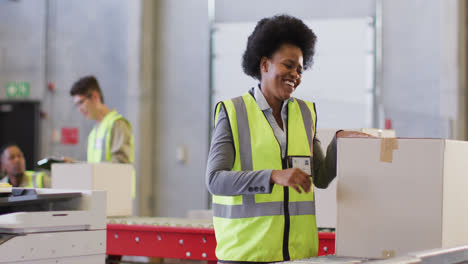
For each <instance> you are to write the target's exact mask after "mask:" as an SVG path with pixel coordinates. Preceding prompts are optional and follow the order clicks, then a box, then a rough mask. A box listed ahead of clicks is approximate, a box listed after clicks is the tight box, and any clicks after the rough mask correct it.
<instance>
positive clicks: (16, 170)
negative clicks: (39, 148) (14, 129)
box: [0, 144, 51, 188]
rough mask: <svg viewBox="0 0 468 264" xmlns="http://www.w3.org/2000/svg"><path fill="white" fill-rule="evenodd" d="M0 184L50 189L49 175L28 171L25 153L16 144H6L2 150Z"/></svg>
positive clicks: (0, 150) (0, 151)
mask: <svg viewBox="0 0 468 264" xmlns="http://www.w3.org/2000/svg"><path fill="white" fill-rule="evenodd" d="M0 168H1V174H2V177H3V178H2V179H1V180H0V183H9V184H11V185H12V186H13V187H25V188H50V186H51V181H50V177H49V175H47V174H46V173H44V172H37V171H27V170H26V163H25V160H24V155H23V151H21V149H20V148H19V147H18V146H17V145H16V144H6V145H4V146H2V147H1V148H0Z"/></svg>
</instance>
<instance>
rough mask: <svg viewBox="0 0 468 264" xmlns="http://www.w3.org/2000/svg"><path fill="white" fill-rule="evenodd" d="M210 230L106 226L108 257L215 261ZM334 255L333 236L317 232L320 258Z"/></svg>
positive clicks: (214, 245) (122, 225) (213, 240)
mask: <svg viewBox="0 0 468 264" xmlns="http://www.w3.org/2000/svg"><path fill="white" fill-rule="evenodd" d="M215 249H216V238H215V234H214V229H213V228H205V227H178V226H150V225H126V224H107V254H108V255H119V256H147V257H158V258H177V259H193V260H207V261H209V262H212V263H214V262H215V261H216V260H217V259H216V255H215ZM334 253H335V234H334V233H325V232H319V252H318V254H319V256H320V255H329V254H334Z"/></svg>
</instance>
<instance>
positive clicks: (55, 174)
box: [52, 163, 133, 216]
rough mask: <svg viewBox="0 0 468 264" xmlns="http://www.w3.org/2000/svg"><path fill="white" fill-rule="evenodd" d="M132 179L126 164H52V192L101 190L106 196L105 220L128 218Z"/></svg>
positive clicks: (130, 168) (130, 166) (131, 168)
mask: <svg viewBox="0 0 468 264" xmlns="http://www.w3.org/2000/svg"><path fill="white" fill-rule="evenodd" d="M132 175H133V166H132V165H130V164H121V163H73V164H66V163H61V164H52V188H54V189H85V190H104V191H106V193H107V216H130V215H132Z"/></svg>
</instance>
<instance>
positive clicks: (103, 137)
mask: <svg viewBox="0 0 468 264" xmlns="http://www.w3.org/2000/svg"><path fill="white" fill-rule="evenodd" d="M119 119H121V120H124V121H125V122H126V123H127V124H128V125H129V126H130V127H131V125H130V123H129V122H128V121H127V120H126V119H125V118H123V116H121V115H120V114H118V113H117V112H116V111H111V112H109V113H108V114H107V115H106V116H105V117H104V119H103V120H102V122H101V124H99V126H95V127H94V128H93V130H91V132H90V133H89V136H88V153H87V157H88V162H92V163H97V162H104V161H107V162H108V161H111V160H112V153H111V149H110V148H111V146H110V145H111V144H110V143H111V142H110V140H111V130H112V126H113V125H114V122H115V121H117V120H119ZM130 148H131V151H130V157H129V158H130V163H133V135H132V136H131V138H130ZM103 150H104V154H105V156H104V157H103ZM135 192H136V177H135V171H134V172H133V175H132V197H133V198H135Z"/></svg>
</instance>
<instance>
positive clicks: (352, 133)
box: [336, 130, 375, 138]
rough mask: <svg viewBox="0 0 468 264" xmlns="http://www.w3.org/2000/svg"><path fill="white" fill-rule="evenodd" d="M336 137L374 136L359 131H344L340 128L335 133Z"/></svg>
mask: <svg viewBox="0 0 468 264" xmlns="http://www.w3.org/2000/svg"><path fill="white" fill-rule="evenodd" d="M336 137H337V138H344V137H352V138H375V137H374V136H372V135H369V134H367V133H363V132H359V131H346V130H342V131H340V132H338V133H336Z"/></svg>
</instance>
